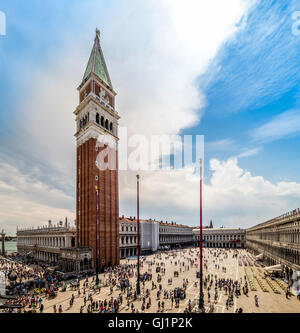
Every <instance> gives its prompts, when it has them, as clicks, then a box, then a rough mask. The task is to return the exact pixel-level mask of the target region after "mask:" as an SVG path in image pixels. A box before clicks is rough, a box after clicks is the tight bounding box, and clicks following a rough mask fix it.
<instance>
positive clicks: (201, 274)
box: [199, 158, 204, 312]
mask: <svg viewBox="0 0 300 333" xmlns="http://www.w3.org/2000/svg"><path fill="white" fill-rule="evenodd" d="M199 240H200V242H199V246H200V295H199V311H200V312H203V309H204V299H203V296H204V295H203V253H202V249H203V244H202V240H203V236H202V158H201V159H200V239H199Z"/></svg>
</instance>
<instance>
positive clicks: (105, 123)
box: [79, 113, 114, 133]
mask: <svg viewBox="0 0 300 333" xmlns="http://www.w3.org/2000/svg"><path fill="white" fill-rule="evenodd" d="M89 121H90V114H89V113H88V114H87V115H86V116H84V117H83V118H81V119H80V121H79V130H82V129H83V128H84V127H85V126H86V125H87V124H88V122H89ZM96 123H97V124H98V125H100V126H102V127H104V128H105V129H107V130H108V131H110V132H111V133H113V132H114V126H113V123H112V122H109V121H108V119H105V118H104V117H103V116H101V118H100V114H99V113H97V114H96Z"/></svg>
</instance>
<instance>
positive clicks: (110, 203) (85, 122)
mask: <svg viewBox="0 0 300 333" xmlns="http://www.w3.org/2000/svg"><path fill="white" fill-rule="evenodd" d="M78 91H79V106H78V107H77V108H76V110H75V112H74V114H75V116H76V126H77V131H76V134H75V137H76V143H77V171H76V172H77V175H76V180H77V181H76V190H77V195H76V228H77V233H76V245H77V246H78V247H91V248H92V249H93V258H94V266H95V267H97V266H98V267H99V268H100V269H101V268H103V267H105V266H111V265H116V264H119V262H120V248H119V243H120V242H119V185H118V140H119V139H118V121H119V119H120V117H119V115H118V112H117V111H116V108H115V96H116V92H115V91H114V89H113V86H112V82H111V79H110V76H109V72H108V69H107V66H106V63H105V59H104V56H103V52H102V49H101V46H100V32H99V31H97V32H96V37H95V40H94V46H93V49H92V52H91V55H90V58H89V61H88V65H87V67H86V71H85V73H84V76H83V79H82V82H81V84H80V86H79V88H78ZM96 264H97V265H96Z"/></svg>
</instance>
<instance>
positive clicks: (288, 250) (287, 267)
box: [246, 209, 300, 279]
mask: <svg viewBox="0 0 300 333" xmlns="http://www.w3.org/2000/svg"><path fill="white" fill-rule="evenodd" d="M246 239H247V248H248V249H249V250H250V251H251V252H253V253H254V254H257V255H258V254H263V260H264V261H265V262H266V263H267V264H269V265H276V264H281V265H282V267H283V273H284V274H285V276H286V278H288V279H290V278H291V276H292V273H293V271H300V209H297V210H294V211H292V212H289V213H286V214H284V215H281V216H278V217H276V218H274V219H271V220H269V221H266V222H263V223H261V224H258V225H256V226H254V227H252V228H249V229H247V231H246Z"/></svg>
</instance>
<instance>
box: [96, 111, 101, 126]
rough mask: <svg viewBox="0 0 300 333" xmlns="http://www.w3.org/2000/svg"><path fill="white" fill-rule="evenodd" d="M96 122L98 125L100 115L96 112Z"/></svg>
mask: <svg viewBox="0 0 300 333" xmlns="http://www.w3.org/2000/svg"><path fill="white" fill-rule="evenodd" d="M96 123H97V124H99V125H100V116H99V113H97V114H96Z"/></svg>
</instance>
